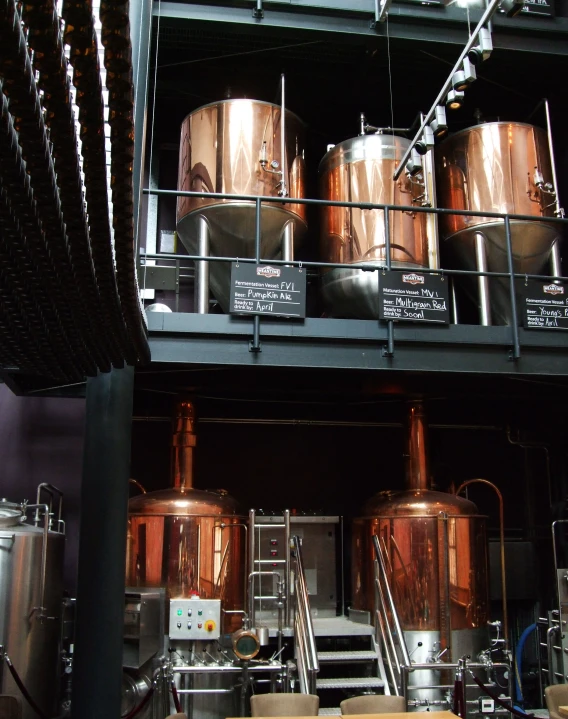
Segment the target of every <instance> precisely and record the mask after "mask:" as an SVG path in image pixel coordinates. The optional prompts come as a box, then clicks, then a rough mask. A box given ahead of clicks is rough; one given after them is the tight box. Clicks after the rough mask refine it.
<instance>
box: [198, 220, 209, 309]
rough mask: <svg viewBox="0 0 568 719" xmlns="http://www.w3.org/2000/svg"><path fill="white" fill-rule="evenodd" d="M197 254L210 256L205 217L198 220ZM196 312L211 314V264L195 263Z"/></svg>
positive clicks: (204, 262) (207, 226)
mask: <svg viewBox="0 0 568 719" xmlns="http://www.w3.org/2000/svg"><path fill="white" fill-rule="evenodd" d="M198 223H199V226H198V240H197V252H198V254H199V255H200V256H201V257H208V256H209V225H208V223H207V220H206V219H205V217H203V216H200V217H199V220H198ZM195 310H196V312H197V314H200V315H207V314H209V262H207V261H206V260H201V261H199V262H196V263H195Z"/></svg>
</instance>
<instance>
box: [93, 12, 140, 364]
mask: <svg viewBox="0 0 568 719" xmlns="http://www.w3.org/2000/svg"><path fill="white" fill-rule="evenodd" d="M100 18H101V23H102V28H103V29H102V42H103V45H104V47H105V60H104V62H105V68H106V71H107V81H106V84H107V87H108V90H109V124H110V128H111V174H112V183H111V189H112V203H113V228H114V241H115V253H116V268H117V283H118V292H119V295H120V299H121V302H122V308H123V312H124V317H125V320H126V325H127V328H128V332H129V335H130V337H131V339H132V342H133V344H134V347H135V348H136V354H137V358H138V359H139V361H141V362H143V363H146V362H149V360H150V350H149V347H148V341H147V338H146V326H145V322H144V316H143V312H142V307H141V304H140V296H139V292H138V281H137V277H136V261H135V253H134V203H133V183H132V171H133V158H134V88H133V84H132V45H131V40H130V21H129V18H128V2H124V1H123V0H101V7H100Z"/></svg>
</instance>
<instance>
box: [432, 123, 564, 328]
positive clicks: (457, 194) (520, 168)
mask: <svg viewBox="0 0 568 719" xmlns="http://www.w3.org/2000/svg"><path fill="white" fill-rule="evenodd" d="M535 170H538V171H539V172H540V174H541V175H542V178H543V180H544V182H545V183H548V182H550V183H551V182H552V169H551V162H550V153H549V149H548V141H547V137H546V133H545V132H544V131H543V130H541V129H539V128H537V127H533V126H532V125H525V124H523V123H519V122H488V123H485V124H482V125H477V126H475V127H470V128H468V129H467V130H462V131H461V132H458V133H456V134H455V135H451V136H450V137H449V138H448V139H446V140H444V142H442V143H440V145H439V146H438V147H437V148H436V175H437V188H436V189H437V200H438V206H439V207H446V208H451V209H457V210H473V211H476V212H499V213H504V214H505V213H509V214H518V215H530V216H532V217H534V218H535V220H538V219H539V218H543V221H541V222H538V221H536V222H535V221H524V220H511V240H512V248H513V264H514V268H515V272H518V273H528V274H532V273H534V274H538V273H540V272H541V271H542V270H543V268H544V266H545V264H546V261H547V259H548V257H549V255H550V250H551V248H552V245H553V243H554V242H556V241H558V240H559V234H558V230H557V229H556V226H555V225H554V224H552V223H547V222H545V221H544V218H546V217H553V216H554V209H555V207H554V203H553V199H554V198H553V197H552V196H551V195H547V194H543V193H542V192H541V190H540V189H539V187H537V185H536V184H535ZM439 228H440V236H441V238H442V239H443V240H444V242H443V244H442V251H443V252H445V254H446V256H447V258H448V260H449V262H448V263H447V264H448V266H452V265H453V266H456V267H459V268H463V269H468V270H475V269H477V267H476V233H479V232H480V233H482V235H483V237H484V238H485V243H484V244H485V252H486V256H487V269H488V270H489V271H490V272H507V271H508V267H507V244H506V235H505V227H504V223H503V222H502V221H501V220H495V219H492V218H488V217H465V216H453V217H452V216H447V215H442V216H441V217H440V219H439ZM506 282H507V281H502V280H497V281H492V282H491V301H492V302H491V304H492V310H493V315H494V318H495V319H497V320H501V321H509V319H510V310H509V294H508V293H509V288H508V285H507V284H506ZM472 287H473V285H472ZM476 299H477V297H476Z"/></svg>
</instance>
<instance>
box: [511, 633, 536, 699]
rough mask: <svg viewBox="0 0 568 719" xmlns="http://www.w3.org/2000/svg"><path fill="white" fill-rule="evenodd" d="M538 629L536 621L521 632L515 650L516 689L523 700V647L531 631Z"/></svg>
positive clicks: (518, 697) (519, 697)
mask: <svg viewBox="0 0 568 719" xmlns="http://www.w3.org/2000/svg"><path fill="white" fill-rule="evenodd" d="M535 629H536V623H534V624H529V626H528V627H527V628H526V629H525V631H524V632H523V633H522V634H521V636H520V637H519V642H518V644H517V648H516V650H515V690H516V694H517V701H523V687H522V671H521V666H522V659H523V649H524V646H525V642H526V641H527V639H528V637H529V635H530V633H531V632H533V631H534V630H535Z"/></svg>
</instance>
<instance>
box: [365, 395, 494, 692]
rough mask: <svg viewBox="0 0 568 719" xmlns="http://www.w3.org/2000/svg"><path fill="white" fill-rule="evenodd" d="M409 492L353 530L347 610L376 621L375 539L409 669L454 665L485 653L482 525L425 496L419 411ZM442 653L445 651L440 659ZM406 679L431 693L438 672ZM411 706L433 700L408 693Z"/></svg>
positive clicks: (468, 511) (374, 509)
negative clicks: (417, 665)
mask: <svg viewBox="0 0 568 719" xmlns="http://www.w3.org/2000/svg"><path fill="white" fill-rule="evenodd" d="M408 436H409V439H408V453H407V458H408V466H407V489H406V490H403V491H400V492H380V493H379V494H377V495H375V496H374V497H372V498H371V499H370V500H369V501H368V502H367V504H366V505H365V507H364V509H363V513H362V516H361V517H359V518H358V519H355V520H354V523H353V554H352V556H353V588H352V590H353V597H352V602H353V608H354V609H359V610H364V611H369V612H371V615H373V614H374V607H375V595H374V577H375V574H374V572H375V566H374V549H373V540H372V538H373V535H377V536H378V537H379V542H380V544H381V547H382V549H383V551H384V553H385V556H386V565H387V575H388V580H389V584H390V587H391V591H392V594H393V598H394V602H395V605H396V609H397V612H398V614H399V618H400V623H401V626H402V629H403V631H404V636H405V639H406V643H407V645H408V651H409V653H411V657H412V661H413V662H417V663H426V662H431V661H433V659H434V658H435V657H436V656H437V655H438V654H440V653H441V652H443V654H441V660H442V661H450V659H451V660H453V661H457V659H458V658H459V657H461V656H462V655H463V654H470V655H471V656H477V654H478V653H479V652H480V651H482V650H483V649H485V648H487V647H488V646H489V637H488V631H487V620H488V604H489V598H488V560H487V542H486V533H485V517H483V516H480V515H479V513H478V511H477V507H476V506H475V504H473V502H470V501H469V500H467V499H463V498H461V497H456V496H454V495H451V494H446V493H445V492H435V491H432V490H431V489H429V486H430V478H429V475H428V463H427V456H426V426H425V417H424V412H423V408H422V405H421V404H420V403H414V404H412V405H411V407H410V412H409V432H408ZM444 650H446V651H445V652H444ZM425 674H426V673H425V672H424V673H422V672H416V673H412V674H411V675H410V684H411V685H412V684H413V683H416V684H422V685H423V684H428V685H435V684H437V683H439V677H437V676H436V672H431V674H432V676H431V677H429V679H428V680H427V681H425V676H424V675H425ZM410 697H411V698H412V699H418V698H423V699H426V698H431V699H432V698H437V696H436V692H431V691H422V693H421V694H418V693H417V692H416V691H414V692H411V694H410Z"/></svg>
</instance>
